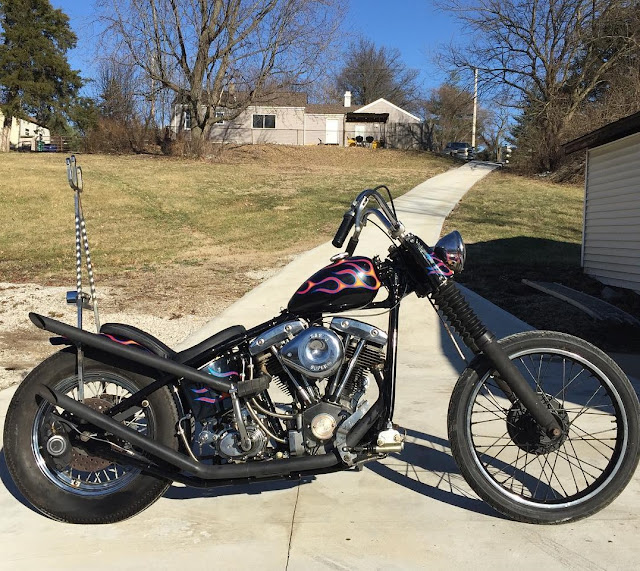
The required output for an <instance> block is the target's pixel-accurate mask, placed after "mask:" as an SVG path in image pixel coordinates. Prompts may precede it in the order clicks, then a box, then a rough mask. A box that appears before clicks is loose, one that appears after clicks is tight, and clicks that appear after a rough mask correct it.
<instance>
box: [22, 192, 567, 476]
mask: <svg viewBox="0 0 640 571" xmlns="http://www.w3.org/2000/svg"><path fill="white" fill-rule="evenodd" d="M369 197H374V198H375V199H376V201H377V202H378V204H379V206H380V208H381V210H377V209H373V208H370V207H369V208H368V210H367V208H366V207H367V202H368V200H369ZM368 214H375V215H377V217H378V218H379V219H380V220H381V221H382V222H383V224H384V225H385V227H386V228H387V231H388V233H389V235H390V237H393V238H397V239H399V241H400V242H401V243H402V246H399V247H394V248H392V250H391V256H390V260H389V261H388V262H383V263H382V264H380V262H379V261H378V262H377V264H378V266H379V269H381V270H382V274H383V275H382V276H381V277H382V280H381V281H382V282H383V283H384V285H385V286H386V287H387V289H388V291H389V296H388V297H387V299H386V300H384V301H382V302H378V303H375V302H374V303H371V304H369V305H368V306H367V307H368V308H374V307H375V308H378V307H384V308H387V309H389V323H388V331H387V334H388V342H387V343H388V345H387V354H386V357H385V363H384V375H383V377H382V379H380V378H379V374H375V372H374V376H375V378H376V382H377V383H378V385H379V396H378V399H377V401H376V402H375V403H374V405H373V406H372V407H371V408H370V409H369V410H368V412H367V413H366V414H365V415H364V416H363V418H361V419H360V420H359V421H358V422H357V423H356V424H355V426H354V427H353V428H352V429H351V431H350V432H349V433H348V435H347V437H346V438H347V447H348V448H350V449H353V448H354V447H356V446H358V445H359V444H360V443H361V441H363V440H364V439H365V437H366V435H367V434H368V433H369V432H370V431H371V429H372V428H373V427H374V425H377V428H378V429H381V428H383V427H385V426H386V427H390V426H391V421H392V418H393V411H394V405H395V387H396V368H397V367H396V365H397V363H396V361H397V349H398V328H399V307H400V301H401V300H402V298H403V297H405V296H406V295H408V294H409V293H411V292H412V291H415V292H416V293H417V294H418V295H419V296H420V297H424V296H425V295H429V294H432V293H433V294H437V293H438V292H439V291H445V290H446V286H447V284H448V283H449V281H450V280H449V277H448V274H446V273H445V272H443V271H442V269H441V268H440V266H439V264H441V262H440V261H439V260H437V259H436V258H433V257H432V254H431V252H430V251H429V249H428V247H426V245H425V244H423V243H422V242H421V241H420V240H419V239H417V238H416V237H413V236H412V235H410V234H405V233H404V228H403V227H402V225H401V224H400V223H399V222H398V221H397V219H396V218H395V213H393V214H392V213H391V211H390V210H389V208H388V207H387V206H386V204H384V201H383V200H382V197H381V196H380V195H379V193H377V191H376V190H375V189H374V190H367V191H363V192H362V193H361V194H360V195H359V196H358V198H357V199H356V201H354V203H353V205H352V208H351V209H350V211H349V212H348V213H347V214H345V219H344V221H343V225H342V226H341V228H340V229H339V232H338V235H341V236H342V240H340V245H341V243H342V241H343V240H344V236H346V234H347V232H348V231H349V229H350V227H352V226H353V225H354V224H355V231H354V234H353V236H352V238H351V240H350V242H349V246H348V247H347V253H348V254H349V255H351V254H353V250H354V249H355V247H356V245H357V243H358V237H359V234H360V231H361V230H362V227H363V226H364V224H365V223H366V218H367V215H368ZM338 235H336V239H335V240H334V245H335V242H336V240H337V239H338ZM400 248H403V249H400ZM394 254H397V256H394ZM396 264H400V266H401V267H397V265H396ZM389 270H390V271H389ZM406 270H409V271H408V272H407V271H406ZM405 273H406V276H407V277H406V278H404V277H403V275H404V274H405ZM407 279H409V282H410V283H409V282H407V281H406V280H407ZM446 295H448V294H446ZM464 303H466V302H464ZM469 311H470V314H472V312H471V310H470V309H469ZM297 317H305V318H311V319H310V320H311V321H313V320H314V319H317V318H321V317H322V315H321V314H318V315H300V316H299V315H297V314H294V313H291V312H288V311H284V312H283V313H281V314H280V315H279V316H278V317H276V318H274V319H271V320H269V321H266V322H264V323H261V324H260V325H258V326H256V327H254V328H252V329H251V330H249V331H245V332H244V333H243V334H241V335H237V336H234V337H232V338H230V339H228V340H226V341H223V342H221V343H220V344H218V345H215V346H214V347H211V348H208V349H206V350H203V352H202V354H201V355H200V357H201V358H200V359H198V362H202V363H205V362H208V361H210V360H213V359H214V358H215V357H216V356H218V355H221V354H224V353H225V352H226V351H229V350H232V349H234V348H236V347H239V348H242V349H247V348H248V343H249V341H250V340H251V339H253V338H254V337H255V336H256V335H258V334H259V333H261V332H262V331H264V330H265V329H267V328H268V327H271V326H273V325H276V324H278V323H282V322H284V321H287V320H289V319H295V318H297ZM30 318H31V320H32V322H33V323H34V324H35V325H36V326H37V327H39V328H41V329H46V330H48V331H51V332H53V333H57V334H59V335H62V336H64V337H65V338H66V339H68V340H69V341H70V342H71V343H72V344H74V345H76V347H77V349H78V350H84V351H86V348H87V347H90V348H92V349H95V350H97V351H102V352H104V353H106V354H107V358H106V359H105V358H104V357H103V358H100V357H99V356H98V358H97V360H98V361H102V362H105V361H106V362H108V360H109V357H108V356H109V355H115V356H118V357H121V358H122V359H124V361H125V363H124V364H120V363H119V366H122V368H123V369H125V370H129V369H130V367H133V370H134V371H136V372H139V369H140V365H142V366H143V367H148V368H151V369H154V370H156V371H158V372H160V373H164V375H161V376H160V377H159V378H157V379H156V380H155V381H152V382H151V383H150V384H149V385H148V386H147V387H145V388H144V389H142V390H140V391H138V392H136V393H134V394H133V395H131V396H130V397H128V398H127V399H125V400H124V401H122V402H121V403H119V404H118V405H117V406H115V407H113V408H111V409H110V410H109V411H107V413H106V414H100V413H96V412H95V411H93V410H92V409H91V408H89V407H87V406H86V405H84V404H83V403H82V402H78V401H75V400H73V399H70V398H69V397H67V396H66V395H63V394H61V393H58V392H56V391H54V390H52V389H50V388H48V387H45V386H41V387H40V389H39V391H38V394H39V396H40V397H41V398H44V399H45V400H47V401H48V402H50V403H51V404H54V405H56V406H60V407H62V408H63V409H65V410H67V411H69V412H71V413H73V414H76V415H77V416H79V417H80V418H81V419H84V420H85V421H86V422H89V423H92V424H94V425H95V426H97V427H99V428H102V429H103V430H105V431H107V432H110V433H112V434H114V435H116V436H118V437H120V438H122V439H123V440H125V441H128V442H130V443H131V444H133V445H134V446H138V447H139V448H141V449H143V450H145V452H147V453H149V454H151V455H152V456H153V457H156V458H159V459H160V460H161V461H162V462H161V463H160V464H157V463H154V462H153V461H152V460H148V459H147V458H146V457H145V456H142V455H140V454H137V453H135V452H131V453H130V454H129V455H128V456H127V455H126V454H124V453H123V455H124V457H125V458H126V459H127V461H129V462H131V461H134V462H137V463H139V464H142V465H143V466H144V467H145V469H147V470H148V471H149V472H151V473H154V474H156V475H159V476H162V477H167V478H170V479H172V480H176V481H182V482H185V483H187V482H188V483H190V484H191V485H208V484H206V482H207V481H208V480H218V483H219V484H220V483H222V482H221V480H224V482H225V483H233V481H236V480H238V478H240V479H241V480H245V481H246V480H247V479H248V480H250V479H252V478H255V477H270V478H273V477H276V478H282V477H285V478H286V477H291V475H292V473H293V472H295V473H296V474H298V475H299V474H301V473H303V472H305V473H310V474H312V473H320V472H324V471H332V470H340V469H347V468H349V467H350V466H349V465H347V464H346V463H345V462H343V461H342V458H341V457H340V455H339V454H338V452H337V451H330V452H329V453H328V454H325V455H319V456H300V457H292V458H288V459H285V460H274V461H271V462H249V463H244V464H242V463H241V464H226V465H213V466H211V465H208V464H202V463H200V462H198V461H197V460H195V459H194V458H190V457H189V456H187V455H186V454H183V453H180V452H177V451H175V450H173V449H171V448H169V447H167V446H163V445H160V444H158V443H156V442H155V441H153V440H152V439H150V438H148V437H145V436H143V435H141V434H139V433H138V432H136V431H134V430H131V429H129V428H127V427H125V426H123V425H122V424H120V422H119V421H120V420H122V419H123V418H122V417H123V416H124V418H126V413H128V412H129V410H130V409H131V408H132V407H136V406H138V405H140V404H141V403H142V401H143V399H145V398H146V397H147V396H149V395H150V394H151V393H153V392H154V391H156V390H159V389H161V388H163V387H168V386H173V387H175V388H176V390H175V391H172V393H173V395H174V398H175V399H176V401H177V402H176V405H177V406H178V412H180V413H183V414H182V415H181V417H182V416H184V412H185V410H189V409H190V407H185V403H184V401H186V398H185V397H184V395H182V398H181V396H180V394H179V390H177V389H178V388H179V387H181V383H180V380H181V379H186V380H189V381H192V382H198V383H202V384H204V385H206V386H209V387H211V388H212V389H214V390H216V391H218V392H227V393H236V394H238V383H234V382H231V381H226V380H224V379H217V378H214V377H212V376H210V375H207V374H206V373H203V372H201V371H200V370H198V369H196V368H192V367H189V366H187V365H184V364H182V363H179V362H177V361H174V360H172V359H167V358H163V357H160V356H158V355H157V354H154V353H152V352H146V351H142V350H140V349H133V348H131V347H127V346H125V345H122V344H119V343H117V342H116V341H112V340H110V339H108V338H107V337H105V336H102V335H99V334H92V333H89V332H86V331H83V330H81V329H78V328H75V327H72V326H70V325H66V324H64V323H61V322H59V321H57V320H54V319H51V318H48V317H44V316H41V315H37V314H33V313H32V314H30ZM478 323H479V321H478ZM477 337H478V338H477V339H475V342H476V343H477V345H478V348H479V350H480V351H481V352H483V353H484V354H485V355H486V357H487V358H488V359H489V361H490V362H492V363H493V364H494V365H495V366H496V369H497V371H498V373H499V376H500V377H502V379H503V381H504V383H505V388H506V389H507V390H508V391H511V390H512V391H513V394H514V395H515V397H517V398H518V399H520V401H521V402H522V404H523V405H524V406H525V408H526V409H527V410H529V411H530V412H531V414H532V416H533V418H534V419H535V420H536V421H537V422H538V423H539V425H540V426H542V427H544V429H545V430H546V431H547V433H548V434H549V435H550V436H552V437H557V436H558V434H559V432H560V430H559V427H558V423H557V421H556V419H555V418H554V417H553V416H552V414H551V412H550V411H549V409H548V408H546V407H545V406H544V404H543V403H542V402H541V400H540V398H539V396H538V395H537V394H536V393H535V391H534V390H533V389H532V388H531V387H530V386H529V385H528V384H527V382H526V381H525V379H524V378H523V377H522V375H521V374H520V372H519V371H518V370H517V369H516V368H515V366H514V365H513V364H512V363H511V361H510V360H509V358H508V356H507V355H506V354H505V353H504V351H503V350H502V349H501V347H500V345H499V344H498V343H497V341H496V340H495V337H494V336H493V334H492V333H491V332H489V331H487V330H486V328H484V327H482V332H480V333H478V335H477ZM210 339H211V338H210ZM205 355H206V356H205ZM127 363H130V365H129V366H127ZM152 376H154V377H156V376H157V375H156V374H154V375H152ZM503 381H500V382H503ZM239 396H242V395H239ZM358 452H359V454H360V456H359V457H358V462H360V461H364V460H368V459H374V458H376V457H379V455H378V454H376V453H375V452H371V450H370V448H369V449H368V448H367V447H364V448H362V447H359V449H358ZM116 455H117V453H116ZM163 463H164V465H163ZM167 466H168V467H167ZM176 468H178V469H179V470H180V471H182V472H184V471H186V472H190V473H192V474H194V476H193V477H192V476H187V475H185V474H180V473H179V472H178V473H177V472H176ZM305 468H308V469H307V470H305ZM225 476H226V477H225Z"/></svg>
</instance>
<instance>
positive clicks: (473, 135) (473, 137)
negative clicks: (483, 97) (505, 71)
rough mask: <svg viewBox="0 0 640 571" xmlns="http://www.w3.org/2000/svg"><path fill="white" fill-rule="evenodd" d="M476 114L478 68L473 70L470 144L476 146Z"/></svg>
mask: <svg viewBox="0 0 640 571" xmlns="http://www.w3.org/2000/svg"><path fill="white" fill-rule="evenodd" d="M477 116H478V68H477V67H476V68H475V69H474V70H473V126H472V127H471V146H472V147H473V148H474V149H475V148H476V119H477Z"/></svg>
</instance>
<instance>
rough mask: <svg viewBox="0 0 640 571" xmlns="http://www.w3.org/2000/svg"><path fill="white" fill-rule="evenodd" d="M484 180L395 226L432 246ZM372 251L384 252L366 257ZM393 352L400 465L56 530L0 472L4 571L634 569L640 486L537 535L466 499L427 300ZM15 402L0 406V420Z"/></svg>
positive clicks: (442, 349) (243, 311)
mask: <svg viewBox="0 0 640 571" xmlns="http://www.w3.org/2000/svg"><path fill="white" fill-rule="evenodd" d="M487 172H488V171H487V170H483V167H474V166H473V165H465V166H464V167H461V168H459V169H456V170H454V171H450V172H449V173H445V174H443V175H440V176H438V177H435V178H434V179H431V180H430V181H427V182H426V183H424V184H422V185H419V187H417V188H416V189H414V190H413V191H412V192H411V193H409V194H408V195H406V196H405V197H403V198H402V199H400V200H398V203H397V208H398V216H399V218H400V219H401V220H402V221H403V222H404V223H405V224H406V226H407V227H408V228H409V229H411V230H412V231H414V232H415V233H416V234H419V235H420V236H421V237H423V238H424V239H425V241H427V242H430V243H433V242H434V241H435V238H436V237H437V234H438V232H439V230H440V225H441V224H442V220H443V218H444V216H446V214H447V213H448V212H449V211H450V210H451V208H453V206H454V205H455V203H456V202H457V200H458V199H459V198H460V197H462V196H463V195H464V193H465V192H466V190H467V188H468V186H470V185H471V184H472V183H473V182H475V180H477V179H479V178H481V176H484V174H486V173H487ZM337 222H339V220H337V221H336V223H337ZM373 231H375V228H373V229H372V228H367V229H366V230H365V232H363V236H362V240H361V244H362V245H363V246H364V245H365V244H366V245H367V249H365V248H362V249H361V250H359V253H363V254H368V253H371V254H373V253H384V251H385V250H386V244H385V243H384V241H378V242H375V240H377V239H378V238H376V237H375V236H376V233H373ZM369 236H370V237H371V241H370V240H369ZM372 246H373V247H375V248H378V249H377V250H374V251H371V252H370V251H369V248H371V247H372ZM333 253H335V249H334V248H332V247H331V246H330V245H323V246H320V247H319V248H316V249H315V250H313V251H312V252H309V253H307V254H304V255H302V256H300V257H299V258H297V259H296V260H294V261H293V262H292V263H291V264H290V265H289V266H287V267H286V268H285V269H284V270H283V271H282V272H281V273H280V274H279V275H277V276H274V277H273V278H271V279H270V280H268V281H267V282H265V283H263V284H262V285H261V286H260V287H258V288H256V290H254V291H253V292H251V293H249V294H247V295H246V296H245V297H244V298H242V299H241V300H240V301H239V302H238V303H236V304H235V305H234V306H232V307H231V308H229V309H228V310H227V311H225V312H224V313H223V314H222V315H221V316H219V317H218V318H217V319H215V320H214V321H213V322H212V323H211V324H209V325H208V326H207V327H209V328H210V330H211V329H213V330H214V331H215V330H217V329H219V328H220V327H224V326H226V325H228V324H233V323H238V322H239V323H243V324H246V325H247V326H251V325H254V324H256V323H259V322H260V321H263V320H264V319H266V318H268V317H270V316H272V315H274V314H275V313H277V311H278V308H279V307H280V306H284V305H286V303H287V301H288V298H289V296H290V295H291V293H292V292H293V291H295V288H296V287H297V286H298V285H299V284H300V283H302V281H303V280H304V279H306V277H307V276H308V275H310V274H311V273H313V271H314V270H315V269H317V268H318V267H320V266H322V265H324V264H325V263H326V262H327V260H328V258H329V256H330V255H332V254H333ZM468 297H469V300H470V302H471V303H472V305H473V306H474V308H475V309H476V311H478V312H479V314H480V316H481V318H482V319H483V320H484V321H485V322H486V323H487V325H488V326H489V327H490V328H491V329H493V330H494V331H495V332H496V334H497V335H498V336H504V335H507V334H509V333H513V332H516V331H522V330H523V329H526V328H527V326H526V324H524V323H522V322H520V321H519V320H517V319H516V318H514V317H513V316H511V315H510V314H508V313H505V312H504V311H502V310H501V309H499V308H497V307H496V306H494V305H492V304H490V303H489V302H487V301H486V300H484V299H483V298H480V297H479V296H477V295H476V294H474V293H473V292H468ZM363 320H364V321H368V322H373V319H369V318H366V319H365V318H363ZM206 335H208V333H207V332H200V334H199V335H197V336H194V337H193V338H192V339H191V340H190V342H196V341H198V340H199V339H200V338H202V337H205V336H206ZM399 348H400V349H399V363H398V402H397V407H396V413H395V421H396V422H398V423H399V424H400V425H402V426H404V427H406V428H407V433H408V439H407V444H406V447H405V450H404V452H403V453H402V454H400V455H393V456H390V457H388V458H387V459H385V460H384V461H382V462H377V463H372V464H368V465H367V466H366V467H365V469H364V470H363V471H362V472H339V473H335V474H326V475H322V476H318V477H317V478H316V479H315V480H314V481H313V482H311V483H303V482H274V483H265V484H260V485H255V486H238V487H234V488H221V489H218V490H215V489H214V490H208V491H204V490H198V489H186V488H182V487H179V486H173V487H172V488H171V489H170V491H169V492H168V493H167V494H166V496H165V497H164V498H162V499H161V500H160V501H159V502H157V503H156V504H154V505H153V506H152V507H151V508H149V509H148V510H147V511H145V512H143V513H142V514H140V515H138V516H137V517H135V518H133V519H130V520H128V521H125V522H122V523H119V524H115V525H109V526H99V527H92V526H70V525H64V524H59V523H55V522H52V521H50V520H48V519H46V518H44V517H43V516H41V515H39V514H36V513H34V512H33V511H32V510H31V509H30V508H28V507H26V506H25V505H22V504H21V503H19V502H18V501H17V500H16V498H15V497H14V494H15V490H14V489H13V484H12V483H10V480H9V479H8V476H7V474H6V467H5V466H4V463H3V462H0V477H2V481H3V483H4V484H5V486H7V487H8V488H9V489H8V490H7V489H5V488H4V487H0V514H2V515H1V516H0V552H1V553H2V557H3V560H4V561H5V563H4V566H5V568H7V569H32V568H34V567H36V566H40V567H44V568H47V569H65V570H68V569H80V568H83V569H84V568H88V569H113V568H118V569H139V568H147V567H153V568H154V569H175V568H176V567H182V568H186V567H188V566H191V565H198V566H200V567H202V565H203V564H204V565H205V568H208V567H213V566H215V567H217V568H220V569H253V568H256V569H261V570H262V569H264V570H271V569H274V570H285V569H286V570H300V571H308V570H314V569H349V570H351V569H363V570H364V569H366V570H369V569H384V570H388V569H392V570H393V569H397V570H405V569H443V570H444V569H447V570H448V569H466V568H472V569H492V570H495V569H513V568H518V569H519V570H520V571H522V570H529V569H531V570H538V569H541V568H546V569H589V570H591V569H634V568H637V561H638V560H639V558H640V547H639V546H638V542H637V537H638V531H639V530H640V515H639V513H640V482H638V478H635V479H634V480H633V481H632V482H631V484H630V485H629V487H628V488H627V489H626V490H625V491H624V492H623V494H622V496H621V497H620V498H619V499H618V500H616V501H615V502H614V503H613V504H612V505H611V506H610V507H608V508H607V509H606V510H604V511H602V512H600V513H598V514H596V515H595V516H592V517H591V518H589V519H587V520H584V521H580V522H577V523H573V524H569V525H564V526H562V525H560V526H552V527H540V526H531V525H525V524H518V523H514V522H512V521H509V520H505V519H502V518H501V517H500V516H498V515H497V514H496V513H495V512H493V511H492V510H491V509H490V508H489V507H488V506H487V505H486V504H484V503H483V502H481V501H480V500H479V499H477V497H475V495H474V494H473V493H472V492H471V491H470V490H469V488H468V486H467V485H466V483H465V482H464V480H463V478H462V476H461V475H460V473H459V471H458V469H457V467H456V466H455V464H454V462H453V460H452V458H451V456H450V453H449V444H448V441H447V432H446V413H447V406H448V401H449V397H450V395H451V390H452V388H453V385H454V384H455V382H456V379H457V377H458V375H459V371H460V370H461V369H462V367H463V364H462V363H461V362H460V359H459V358H458V357H457V356H456V353H455V351H454V350H453V348H452V347H451V344H450V342H449V341H448V338H447V337H446V334H445V333H444V332H443V330H442V328H441V327H440V326H439V321H438V319H437V316H436V315H435V313H434V312H433V310H432V309H431V308H430V306H429V304H428V303H427V302H426V301H425V300H419V299H417V298H416V297H415V296H411V297H409V298H407V299H406V300H405V302H404V304H403V309H402V312H401V328H400V338H399ZM11 393H12V391H3V392H1V393H0V414H2V415H3V416H4V414H5V413H6V408H7V404H8V401H9V398H10V395H11Z"/></svg>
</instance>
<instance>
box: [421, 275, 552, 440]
mask: <svg viewBox="0 0 640 571" xmlns="http://www.w3.org/2000/svg"><path fill="white" fill-rule="evenodd" d="M431 298H432V300H433V302H434V303H435V305H436V307H437V308H438V310H440V311H441V312H442V314H443V316H444V317H445V319H446V320H447V321H448V322H449V324H450V325H451V327H452V328H453V329H454V330H455V331H456V332H457V333H458V334H459V335H460V337H462V340H463V341H464V342H465V344H466V345H467V346H468V347H469V348H470V349H471V350H472V351H473V352H474V353H475V354H479V353H484V354H485V355H486V356H487V358H488V359H489V360H490V361H491V362H492V363H493V366H494V367H495V370H496V371H497V373H498V376H499V378H497V379H496V381H497V383H498V385H499V386H500V388H501V389H502V390H503V391H504V392H505V394H506V395H507V396H509V397H512V396H515V397H516V398H517V399H518V400H519V401H520V402H521V403H522V404H523V405H524V406H525V408H526V409H527V410H528V411H529V413H530V414H531V416H532V417H533V418H534V420H535V421H536V422H537V423H538V424H539V425H540V426H541V427H542V428H543V429H544V431H545V432H546V434H547V436H549V437H550V438H553V439H555V438H559V437H560V435H561V434H562V429H561V427H560V424H559V423H558V421H557V420H556V418H555V417H554V416H553V414H552V413H551V411H550V410H549V408H548V407H547V406H546V405H545V404H544V402H543V400H542V399H541V397H540V395H539V394H538V393H537V392H536V391H535V390H534V389H533V388H532V387H531V385H530V384H529V383H528V382H527V381H526V379H525V378H524V377H523V376H522V373H521V372H520V371H519V370H518V368H517V367H516V366H515V365H514V364H513V362H512V361H511V359H509V356H508V355H507V354H506V352H505V351H504V349H503V348H502V346H501V345H500V344H499V343H498V341H497V340H496V338H495V336H494V335H493V333H491V332H490V331H488V330H487V328H486V327H485V326H484V324H483V323H482V322H481V321H480V319H479V318H478V316H477V315H476V314H475V312H474V311H473V309H471V306H470V305H469V302H468V301H467V300H466V299H465V298H464V296H463V295H462V292H461V291H460V289H459V288H458V286H457V285H456V283H455V282H453V281H451V280H447V281H446V282H445V283H443V284H442V285H440V287H438V288H437V289H436V290H435V292H433V293H431Z"/></svg>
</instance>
